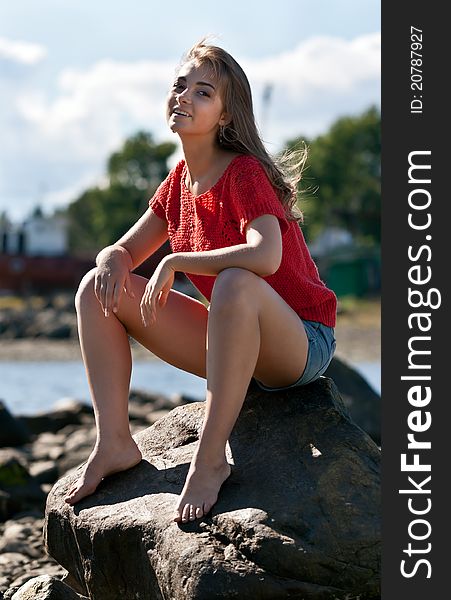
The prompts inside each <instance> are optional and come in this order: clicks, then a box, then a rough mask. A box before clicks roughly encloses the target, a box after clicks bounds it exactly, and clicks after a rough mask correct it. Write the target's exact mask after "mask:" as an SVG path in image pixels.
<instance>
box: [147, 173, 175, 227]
mask: <svg viewBox="0 0 451 600" xmlns="http://www.w3.org/2000/svg"><path fill="white" fill-rule="evenodd" d="M171 179H172V171H171V172H170V173H169V175H168V176H167V177H166V179H165V180H164V181H162V182H161V183H160V185H159V186H158V187H157V189H156V191H155V194H154V195H153V196H152V198H151V199H150V200H149V207H150V208H151V209H152V210H153V212H154V213H155V214H156V215H157V217H160V219H165V220H167V218H166V207H167V203H168V198H169V193H170V187H171Z"/></svg>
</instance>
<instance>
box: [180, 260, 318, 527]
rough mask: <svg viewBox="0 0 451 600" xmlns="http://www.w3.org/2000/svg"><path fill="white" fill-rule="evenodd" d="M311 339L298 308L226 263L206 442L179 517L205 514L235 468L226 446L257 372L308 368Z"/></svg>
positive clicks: (214, 329)
mask: <svg viewBox="0 0 451 600" xmlns="http://www.w3.org/2000/svg"><path fill="white" fill-rule="evenodd" d="M307 349H308V340H307V336H306V333H305V330H304V326H303V324H302V321H301V320H300V318H299V316H298V315H297V314H296V313H295V312H294V310H292V309H291V308H290V307H289V306H288V305H287V304H286V302H285V301H284V300H283V299H282V298H281V297H280V296H279V294H278V293H277V292H275V290H274V289H273V288H272V287H271V286H270V285H269V284H268V283H267V282H266V281H265V280H264V279H262V278H261V277H258V276H257V275H255V274H254V273H252V272H250V271H247V270H245V269H238V268H231V269H225V270H224V271H222V272H221V273H220V274H219V275H218V277H217V279H216V282H215V286H214V289H213V295H212V298H211V305H210V314H209V319H208V341H207V399H206V400H207V401H206V410H205V419H204V423H203V427H202V433H201V437H200V442H199V446H198V448H197V451H196V453H195V455H194V457H193V460H192V462H191V466H190V470H189V473H188V476H187V479H186V483H185V486H184V488H183V491H182V494H181V496H180V498H179V501H178V504H177V507H176V514H175V515H174V520H175V521H183V522H185V521H187V520H194V519H195V518H197V517H201V516H202V515H203V514H206V513H207V512H208V511H209V510H210V508H211V507H212V506H213V504H214V503H215V502H216V500H217V495H218V492H219V488H220V487H221V485H222V483H223V482H224V480H225V479H226V478H227V477H228V475H229V474H230V466H229V465H228V464H227V461H226V458H225V446H226V443H227V440H228V438H229V436H230V433H231V431H232V429H233V426H234V424H235V421H236V419H237V417H238V415H239V413H240V410H241V407H242V404H243V401H244V398H245V395H246V391H247V388H248V386H249V382H250V380H251V377H252V376H253V375H255V377H257V379H259V380H260V381H261V382H262V383H263V384H265V385H267V386H270V387H281V386H285V385H290V384H292V383H294V382H295V381H296V380H297V379H298V378H299V377H300V376H301V375H302V372H303V370H304V367H305V364H306V359H307Z"/></svg>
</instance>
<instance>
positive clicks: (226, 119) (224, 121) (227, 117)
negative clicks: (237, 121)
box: [219, 112, 232, 127]
mask: <svg viewBox="0 0 451 600" xmlns="http://www.w3.org/2000/svg"><path fill="white" fill-rule="evenodd" d="M231 122H232V115H231V114H230V113H227V112H223V113H222V115H221V118H220V119H219V125H221V126H223V127H224V126H225V125H229V123H231Z"/></svg>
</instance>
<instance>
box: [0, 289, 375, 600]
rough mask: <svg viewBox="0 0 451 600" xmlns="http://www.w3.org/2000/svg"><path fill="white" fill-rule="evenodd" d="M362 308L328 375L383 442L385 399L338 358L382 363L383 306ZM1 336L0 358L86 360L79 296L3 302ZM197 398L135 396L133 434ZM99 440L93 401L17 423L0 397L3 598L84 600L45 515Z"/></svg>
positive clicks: (344, 328) (137, 355)
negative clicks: (47, 530)
mask: <svg viewBox="0 0 451 600" xmlns="http://www.w3.org/2000/svg"><path fill="white" fill-rule="evenodd" d="M359 308H360V310H355V311H354V310H352V309H351V310H348V309H347V310H343V311H341V312H340V314H339V316H338V322H337V327H336V338H337V353H336V356H337V360H336V361H333V363H332V364H331V367H330V369H331V370H330V373H327V375H329V376H330V377H333V379H334V380H335V382H336V383H337V385H338V387H339V390H340V393H341V395H342V398H343V401H344V404H345V406H346V408H347V410H349V411H350V413H351V415H352V417H353V419H354V421H355V422H356V423H358V424H359V425H360V427H362V428H363V429H365V430H366V431H367V432H368V433H369V434H370V435H371V436H372V437H373V440H374V441H375V442H376V443H377V444H379V443H380V428H379V411H380V398H379V397H378V396H377V395H375V394H374V392H373V391H372V390H371V389H370V388H369V387H368V386H367V385H366V384H365V382H364V381H363V380H362V379H361V378H360V377H359V376H358V375H357V374H356V373H355V372H354V371H352V370H349V368H348V367H347V366H346V362H345V363H343V361H342V360H340V359H345V361H350V362H358V361H379V360H380V311H379V303H378V301H374V302H369V303H368V304H367V305H366V306H363V310H362V306H360V307H359ZM0 338H1V342H2V343H1V344H0V361H49V360H58V361H61V360H81V353H80V347H79V344H78V338H77V332H76V317H75V311H74V309H73V299H72V298H68V297H59V298H54V299H52V300H48V301H43V300H42V299H35V300H34V301H33V302H29V303H28V304H27V305H26V306H24V305H20V306H5V304H4V303H3V304H2V303H1V302H0ZM131 347H132V353H133V357H134V359H135V360H136V359H151V358H152V354H151V353H149V351H148V350H146V349H145V348H143V347H141V346H140V345H139V344H137V343H135V342H134V341H133V340H131ZM31 393H32V392H31ZM190 402H192V399H190V398H186V397H182V396H174V397H171V398H167V397H164V396H160V395H151V394H146V393H142V392H139V391H133V392H132V393H131V394H130V404H129V406H130V408H129V415H130V430H131V432H132V434H133V435H135V434H138V433H140V432H141V431H143V430H145V429H147V428H148V427H149V426H150V425H152V424H153V423H155V422H156V421H158V420H159V419H161V418H162V417H164V416H166V415H167V414H168V413H169V412H170V411H172V410H173V409H174V408H175V407H178V406H182V405H185V404H187V403H190ZM94 443H95V422H94V416H93V412H92V408H91V407H89V406H86V405H85V404H82V403H79V402H76V401H66V402H65V403H63V404H60V405H59V406H58V407H56V408H55V409H54V410H53V411H51V412H49V413H45V414H41V415H34V416H31V417H30V416H27V417H25V416H23V417H14V416H12V415H11V414H9V413H8V411H7V409H6V408H5V407H4V405H3V404H2V403H1V399H0V600H2V599H3V598H5V599H6V598H9V599H11V598H13V596H14V600H27V599H28V598H30V599H31V598H34V599H36V600H37V599H39V600H41V599H42V600H43V599H44V598H49V599H50V598H58V599H61V600H62V599H63V598H64V599H66V600H76V599H77V598H78V599H80V600H81V599H82V598H84V596H83V595H80V594H79V593H77V592H75V591H74V590H73V589H72V588H71V587H68V586H67V585H64V584H63V580H65V581H66V582H67V583H69V584H70V576H69V574H68V571H66V569H64V568H63V567H62V566H61V565H60V564H59V563H57V562H56V561H55V560H54V559H53V558H51V557H50V556H49V555H48V554H47V553H46V551H45V549H44V543H43V527H44V510H45V504H46V500H47V497H48V494H49V492H50V490H51V489H52V487H53V486H54V484H55V482H57V481H58V480H60V479H61V478H63V477H66V476H68V475H70V474H71V473H72V472H74V471H75V470H76V469H77V467H79V465H81V464H82V463H83V462H85V461H86V460H87V458H88V456H89V454H90V452H91V450H92V447H93V445H94ZM36 578H39V579H36ZM27 582H29V589H27V585H28V583H27ZM52 594H53V595H52ZM102 600H103V599H102ZM105 600H106V599H105ZM108 600H109V599H108Z"/></svg>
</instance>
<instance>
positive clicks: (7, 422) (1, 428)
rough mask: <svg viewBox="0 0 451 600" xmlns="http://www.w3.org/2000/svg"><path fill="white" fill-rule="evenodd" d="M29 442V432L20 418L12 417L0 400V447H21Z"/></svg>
mask: <svg viewBox="0 0 451 600" xmlns="http://www.w3.org/2000/svg"><path fill="white" fill-rule="evenodd" d="M29 441H30V432H29V431H28V429H27V426H26V424H25V423H23V422H22V421H21V420H20V418H16V417H14V416H13V415H12V414H11V413H10V411H9V410H8V408H7V407H6V406H5V404H4V403H3V402H2V401H1V400H0V447H5V446H21V445H22V444H26V443H27V442H29Z"/></svg>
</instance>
